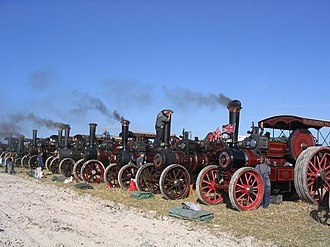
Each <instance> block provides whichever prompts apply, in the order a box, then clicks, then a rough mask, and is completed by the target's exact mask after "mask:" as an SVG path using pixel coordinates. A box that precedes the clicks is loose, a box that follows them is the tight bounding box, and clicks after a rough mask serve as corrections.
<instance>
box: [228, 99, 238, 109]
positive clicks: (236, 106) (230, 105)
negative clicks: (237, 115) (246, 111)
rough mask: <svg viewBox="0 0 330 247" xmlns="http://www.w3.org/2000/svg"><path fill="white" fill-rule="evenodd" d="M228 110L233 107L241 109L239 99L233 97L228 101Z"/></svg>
mask: <svg viewBox="0 0 330 247" xmlns="http://www.w3.org/2000/svg"><path fill="white" fill-rule="evenodd" d="M227 108H228V109H229V110H230V109H235V110H237V111H239V110H241V109H242V105H241V101H239V100H237V99H235V100H232V101H230V102H229V104H228V107H227Z"/></svg>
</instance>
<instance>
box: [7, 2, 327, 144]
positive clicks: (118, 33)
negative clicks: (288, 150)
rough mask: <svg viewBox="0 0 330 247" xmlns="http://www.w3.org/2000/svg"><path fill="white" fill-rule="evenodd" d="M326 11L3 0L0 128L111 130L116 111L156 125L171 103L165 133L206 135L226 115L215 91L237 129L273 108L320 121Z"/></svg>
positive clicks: (297, 5)
mask: <svg viewBox="0 0 330 247" xmlns="http://www.w3.org/2000/svg"><path fill="white" fill-rule="evenodd" d="M329 11H330V1H326V0H324V1H322V0H319V1H306V0H299V1H298V0H295V1H294V0H291V1H290V0H285V1H284V0H283V1H280V0H279V1H275V0H274V1H265V0H260V1H257V0H251V1H247V0H245V1H239V0H237V1H229V0H214V1H212V0H204V1H195V0H190V1H185V0H182V1H174V0H166V1H161V0H159V1H151V0H139V1H125V0H120V1H119V0H118V1H111V0H108V1H101V0H100V1H98V0H95V1H87V0H79V1H73V0H65V1H64V0H63V1H61V0H59V1H49V0H42V1H41V0H40V1H34V0H31V1H29V0H25V1H23V0H22V1H17V0H10V1H9V0H0V85H1V104H0V107H1V111H0V117H1V120H0V123H1V126H2V131H1V132H4V130H11V129H13V131H14V133H21V134H23V135H25V136H26V137H31V136H32V129H38V136H39V137H47V136H50V135H52V134H56V133H57V129H56V128H54V127H52V128H50V127H44V126H42V125H40V124H38V123H37V122H36V121H33V120H32V118H31V116H33V119H34V120H35V119H38V118H41V119H48V120H50V121H54V122H58V123H68V124H70V126H71V133H72V134H76V133H80V134H88V133H89V126H88V124H89V123H91V122H95V123H97V124H98V126H97V133H101V132H102V129H103V128H107V129H108V130H109V131H110V133H111V134H113V135H118V134H119V132H120V131H121V126H120V123H119V121H118V120H116V119H114V118H113V113H114V111H115V112H117V113H118V114H119V115H120V116H122V117H124V118H126V119H128V120H129V121H130V122H131V125H130V129H131V130H132V131H142V132H151V133H153V132H154V124H155V118H156V115H157V113H158V112H159V111H160V110H162V109H164V108H170V109H172V110H173V111H174V114H173V120H172V133H175V134H180V133H181V131H182V129H183V128H185V129H186V130H189V131H192V134H193V136H198V137H200V138H203V137H204V136H205V135H206V133H207V132H209V131H212V130H215V129H216V127H218V126H221V125H223V124H226V123H227V122H228V111H227V109H226V107H225V106H224V105H223V104H217V103H216V99H217V98H218V97H219V95H220V94H223V95H225V96H226V97H228V98H230V99H239V100H240V101H241V103H242V107H243V109H242V111H241V119H240V131H239V132H240V134H241V135H245V134H246V131H247V130H249V129H250V126H251V122H252V121H254V122H255V123H257V122H258V121H259V120H261V119H264V118H267V117H269V116H272V115H278V114H292V115H297V116H302V117H310V118H317V119H324V120H329V119H330V118H329V111H328V109H329V107H330V102H329V92H330V90H329V88H330V86H329V79H330V28H329V23H330V15H329ZM197 99H198V100H197ZM28 114H30V115H28ZM18 115H19V116H21V118H17V116H18ZM22 116H23V117H22ZM24 116H26V119H24ZM28 116H30V117H28ZM39 123H40V122H39ZM2 134H3V133H2Z"/></svg>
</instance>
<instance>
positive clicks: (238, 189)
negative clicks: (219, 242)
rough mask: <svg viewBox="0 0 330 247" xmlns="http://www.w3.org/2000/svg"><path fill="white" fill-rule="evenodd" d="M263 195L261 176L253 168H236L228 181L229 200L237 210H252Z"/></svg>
mask: <svg viewBox="0 0 330 247" xmlns="http://www.w3.org/2000/svg"><path fill="white" fill-rule="evenodd" d="M263 195H264V185H263V181H262V177H261V176H260V174H259V172H258V171H257V170H256V169H255V168H251V167H242V168H240V169H238V170H237V171H236V172H235V173H234V174H233V176H232V177H231V179H230V182H229V200H230V202H231V205H232V206H233V208H235V209H237V210H239V211H246V210H253V209H256V208H258V207H259V206H260V204H261V203H262V199H263Z"/></svg>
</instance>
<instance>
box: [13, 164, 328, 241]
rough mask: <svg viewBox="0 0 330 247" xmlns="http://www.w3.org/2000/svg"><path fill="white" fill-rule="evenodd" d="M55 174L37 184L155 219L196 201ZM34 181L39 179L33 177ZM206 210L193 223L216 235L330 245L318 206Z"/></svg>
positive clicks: (217, 207)
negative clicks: (62, 179) (207, 217)
mask: <svg viewBox="0 0 330 247" xmlns="http://www.w3.org/2000/svg"><path fill="white" fill-rule="evenodd" d="M26 171H27V170H26V169H25V170H24V169H22V168H18V174H17V175H19V176H22V177H25V178H29V176H27V175H26ZM52 177H53V175H51V174H48V175H47V177H46V178H43V179H39V180H38V181H40V182H44V183H51V184H56V185H58V186H61V187H66V188H70V189H73V190H76V191H79V193H89V194H91V195H93V196H96V197H99V198H102V199H106V200H111V201H113V202H115V203H120V204H123V205H126V206H128V207H134V208H138V209H140V210H142V211H145V212H149V213H150V212H151V213H152V214H153V215H154V216H155V217H162V216H167V210H168V209H169V208H171V207H175V206H178V205H180V203H181V202H184V201H191V202H196V201H197V196H196V195H195V194H193V195H191V196H189V197H188V198H186V199H184V200H178V201H169V200H165V199H163V198H162V197H161V195H156V196H155V197H154V198H151V199H147V200H137V199H132V198H131V197H130V191H128V190H124V189H106V186H105V184H104V183H101V184H92V186H93V187H94V188H93V189H90V190H79V189H76V188H75V187H74V185H75V183H70V184H64V183H54V182H53V181H52V180H51V179H52ZM31 179H32V180H36V179H34V178H31ZM203 208H204V209H205V210H207V211H211V212H213V213H214V219H213V220H212V221H211V222H208V223H194V224H199V225H200V226H202V227H205V228H207V229H209V230H210V231H211V232H213V233H214V234H215V235H217V232H219V231H226V232H230V233H231V234H232V235H234V236H236V237H245V236H254V237H256V238H257V239H259V240H262V241H267V242H273V243H275V244H276V245H277V246H330V228H329V226H328V225H324V224H321V223H319V222H318V221H317V220H315V219H314V218H313V217H311V215H315V214H316V213H317V207H316V206H315V205H310V204H307V203H303V202H301V201H297V202H283V203H282V204H280V205H275V204H271V205H270V207H269V208H268V209H263V208H260V209H258V210H254V211H246V212H238V211H235V210H232V209H230V208H227V207H226V205H225V204H220V205H214V206H206V205H203Z"/></svg>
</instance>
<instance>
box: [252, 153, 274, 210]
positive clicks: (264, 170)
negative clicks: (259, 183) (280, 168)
mask: <svg viewBox="0 0 330 247" xmlns="http://www.w3.org/2000/svg"><path fill="white" fill-rule="evenodd" d="M258 161H259V164H258V165H256V167H255V168H256V169H257V170H258V172H259V173H260V175H261V177H262V180H263V183H264V196H263V199H262V206H263V208H268V206H269V203H270V193H271V183H270V177H269V175H270V166H269V165H270V160H269V159H266V158H265V157H260V158H259V159H258Z"/></svg>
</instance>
